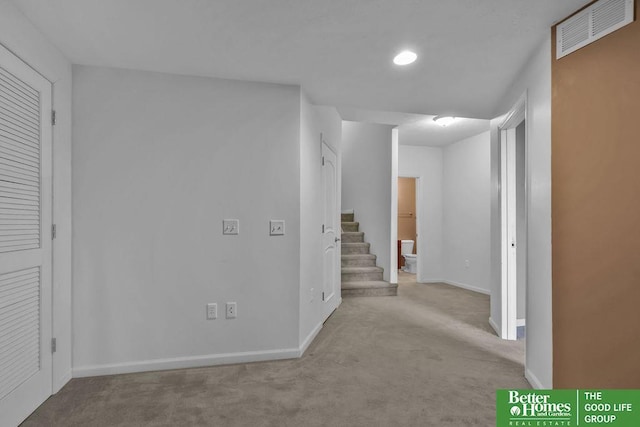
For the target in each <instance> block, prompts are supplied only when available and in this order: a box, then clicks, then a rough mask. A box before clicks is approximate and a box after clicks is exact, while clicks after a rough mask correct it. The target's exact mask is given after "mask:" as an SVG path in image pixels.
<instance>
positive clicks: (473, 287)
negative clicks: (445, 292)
mask: <svg viewBox="0 0 640 427" xmlns="http://www.w3.org/2000/svg"><path fill="white" fill-rule="evenodd" d="M442 283H446V284H447V285H451V286H457V287H459V288H462V289H466V290H468V291H473V292H478V293H480V294H484V295H491V291H488V290H486V289H482V288H478V287H476V286H473V285H467V284H466V283H460V282H454V281H452V280H443V281H442Z"/></svg>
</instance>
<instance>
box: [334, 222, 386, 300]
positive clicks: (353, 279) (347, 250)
mask: <svg viewBox="0 0 640 427" xmlns="http://www.w3.org/2000/svg"><path fill="white" fill-rule="evenodd" d="M341 221H342V296H343V297H345V296H363V297H364V296H369V297H382V296H396V295H398V285H397V284H391V283H389V282H385V281H383V279H382V273H383V271H384V270H383V269H382V268H380V267H377V266H376V256H375V255H373V254H371V253H369V247H370V244H369V243H366V242H365V241H364V233H363V232H362V231H360V230H359V228H360V224H359V223H357V222H355V218H354V214H352V213H348V214H344V213H343V214H342V218H341Z"/></svg>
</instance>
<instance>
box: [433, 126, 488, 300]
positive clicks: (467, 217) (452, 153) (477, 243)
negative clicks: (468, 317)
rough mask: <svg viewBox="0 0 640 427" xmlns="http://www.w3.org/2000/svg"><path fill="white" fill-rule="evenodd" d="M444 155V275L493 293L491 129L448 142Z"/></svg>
mask: <svg viewBox="0 0 640 427" xmlns="http://www.w3.org/2000/svg"><path fill="white" fill-rule="evenodd" d="M442 158H443V178H442V182H443V191H442V194H443V222H442V223H443V227H442V228H443V249H442V259H443V269H444V273H443V275H444V279H445V281H447V282H450V283H452V284H455V285H457V286H461V287H465V288H468V289H472V290H475V291H478V292H484V293H487V294H488V293H490V289H491V286H490V282H491V263H490V261H491V258H490V255H491V226H490V224H491V209H490V199H489V198H490V172H491V164H490V136H489V132H484V133H481V134H479V135H476V136H473V137H471V138H467V139H465V140H462V141H459V142H456V143H454V144H450V145H447V146H445V147H444V149H443V157H442ZM467 261H468V266H467V265H466V262H467Z"/></svg>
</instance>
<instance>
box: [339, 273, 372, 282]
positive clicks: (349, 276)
mask: <svg viewBox="0 0 640 427" xmlns="http://www.w3.org/2000/svg"><path fill="white" fill-rule="evenodd" d="M381 280H382V271H367V272H362V273H342V281H343V282H371V281H381Z"/></svg>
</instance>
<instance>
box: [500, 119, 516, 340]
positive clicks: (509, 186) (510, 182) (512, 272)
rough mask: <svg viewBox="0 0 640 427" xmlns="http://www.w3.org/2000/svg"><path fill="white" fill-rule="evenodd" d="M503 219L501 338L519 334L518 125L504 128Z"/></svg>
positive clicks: (513, 338)
mask: <svg viewBox="0 0 640 427" xmlns="http://www.w3.org/2000/svg"><path fill="white" fill-rule="evenodd" d="M500 139H501V147H500V152H501V163H502V166H501V173H500V174H501V184H500V185H501V205H502V206H501V211H502V214H501V217H502V218H501V221H502V232H501V235H502V238H501V246H502V287H501V293H502V328H501V329H502V331H501V338H503V339H508V340H515V339H516V337H517V320H516V312H517V279H518V271H517V268H518V267H517V258H518V257H517V241H516V236H517V228H516V226H517V223H516V220H517V211H516V202H517V199H516V188H517V185H516V129H515V128H509V129H504V130H501V137H500Z"/></svg>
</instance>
